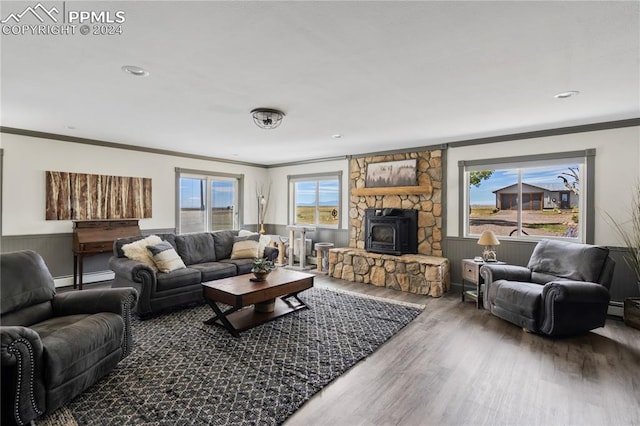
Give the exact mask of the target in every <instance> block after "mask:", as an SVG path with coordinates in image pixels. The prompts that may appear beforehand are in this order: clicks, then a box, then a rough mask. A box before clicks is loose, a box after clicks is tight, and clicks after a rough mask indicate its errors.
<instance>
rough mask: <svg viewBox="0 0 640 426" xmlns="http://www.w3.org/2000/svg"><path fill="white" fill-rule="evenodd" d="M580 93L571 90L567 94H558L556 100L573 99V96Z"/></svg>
mask: <svg viewBox="0 0 640 426" xmlns="http://www.w3.org/2000/svg"><path fill="white" fill-rule="evenodd" d="M579 93H580V92H578V91H577V90H569V91H567V92H562V93H558V94H557V95H555V96H554V98H556V99H567V98H571V97H573V96H576V95H578V94H579Z"/></svg>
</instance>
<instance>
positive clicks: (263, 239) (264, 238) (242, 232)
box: [238, 229, 271, 257]
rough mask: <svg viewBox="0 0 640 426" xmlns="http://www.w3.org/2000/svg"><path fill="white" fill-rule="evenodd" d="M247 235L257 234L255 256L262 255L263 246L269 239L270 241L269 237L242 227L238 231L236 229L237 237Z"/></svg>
mask: <svg viewBox="0 0 640 426" xmlns="http://www.w3.org/2000/svg"><path fill="white" fill-rule="evenodd" d="M249 235H259V240H258V256H257V257H264V248H265V247H266V246H267V245H268V244H269V241H271V238H270V237H267V236H266V235H260V234H258V233H257V232H251V231H247V230H244V229H241V230H240V231H238V237H247V236H249Z"/></svg>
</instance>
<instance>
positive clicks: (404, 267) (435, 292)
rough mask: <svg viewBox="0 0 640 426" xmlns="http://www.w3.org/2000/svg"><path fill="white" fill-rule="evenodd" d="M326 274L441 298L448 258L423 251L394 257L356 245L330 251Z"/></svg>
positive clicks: (446, 285)
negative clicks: (426, 253)
mask: <svg viewBox="0 0 640 426" xmlns="http://www.w3.org/2000/svg"><path fill="white" fill-rule="evenodd" d="M329 276H331V277H334V278H340V279H343V280H347V281H355V282H360V283H365V284H372V285H375V286H378V287H388V288H392V289H395V290H402V291H406V292H409V293H414V294H426V295H429V296H433V297H440V296H442V294H443V293H444V292H447V291H448V290H449V283H450V277H449V260H448V259H446V258H443V257H436V256H427V255H422V254H405V255H402V256H393V255H388V254H377V253H369V252H367V251H365V250H363V249H358V248H335V249H331V250H329Z"/></svg>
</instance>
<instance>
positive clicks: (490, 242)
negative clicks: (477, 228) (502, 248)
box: [478, 231, 500, 262]
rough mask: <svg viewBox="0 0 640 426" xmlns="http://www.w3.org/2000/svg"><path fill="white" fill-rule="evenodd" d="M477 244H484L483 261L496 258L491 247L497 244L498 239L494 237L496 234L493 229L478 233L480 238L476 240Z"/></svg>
mask: <svg viewBox="0 0 640 426" xmlns="http://www.w3.org/2000/svg"><path fill="white" fill-rule="evenodd" d="M478 245H481V246H484V251H483V252H482V259H483V260H484V261H485V262H495V261H496V260H498V259H496V251H495V249H494V248H493V247H494V246H499V245H500V241H498V238H497V237H496V234H494V233H493V231H483V232H482V234H481V235H480V239H479V240H478Z"/></svg>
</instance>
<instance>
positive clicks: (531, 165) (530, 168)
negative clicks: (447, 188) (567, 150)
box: [465, 158, 586, 241]
mask: <svg viewBox="0 0 640 426" xmlns="http://www.w3.org/2000/svg"><path fill="white" fill-rule="evenodd" d="M585 167H586V166H585V162H584V161H583V160H582V159H579V158H578V159H575V158H574V159H563V160H555V161H530V162H522V163H519V164H505V165H501V164H489V165H482V164H476V165H473V166H469V167H467V168H466V169H465V178H466V183H467V184H466V186H467V189H468V193H467V213H468V214H467V217H466V223H465V225H466V235H468V236H476V235H480V234H482V232H483V231H485V230H491V231H493V232H494V233H495V234H496V235H497V236H498V238H505V237H513V238H528V237H532V238H548V237H553V238H566V239H571V240H575V241H584V230H585V227H584V226H585V224H584V222H585V215H584V207H583V206H585V198H586V194H585V193H584V186H585V185H584V182H585Z"/></svg>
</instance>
